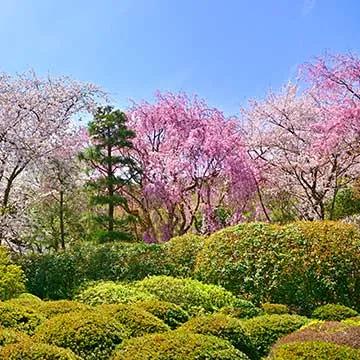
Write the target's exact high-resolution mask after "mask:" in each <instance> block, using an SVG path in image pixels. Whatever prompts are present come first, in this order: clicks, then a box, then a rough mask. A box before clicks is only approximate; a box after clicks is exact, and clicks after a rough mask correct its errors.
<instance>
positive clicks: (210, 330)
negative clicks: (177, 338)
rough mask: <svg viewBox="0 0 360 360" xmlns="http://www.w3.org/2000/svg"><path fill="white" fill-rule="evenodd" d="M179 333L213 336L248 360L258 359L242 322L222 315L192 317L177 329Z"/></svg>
mask: <svg viewBox="0 0 360 360" xmlns="http://www.w3.org/2000/svg"><path fill="white" fill-rule="evenodd" d="M179 331H185V332H192V333H196V334H203V335H213V336H216V337H219V338H222V339H224V340H228V341H229V342H230V343H231V344H232V345H234V346H235V347H236V348H237V349H239V350H240V351H242V352H243V353H245V354H246V355H247V356H248V357H249V358H250V359H258V356H257V353H256V350H255V348H254V347H253V345H252V343H251V341H250V339H249V337H248V335H247V334H246V333H245V330H244V327H243V326H242V322H241V321H240V320H238V319H234V318H232V317H230V316H227V315H224V314H213V315H203V316H198V317H194V318H192V319H191V320H189V321H188V322H187V323H185V324H184V325H182V326H181V327H180V328H179Z"/></svg>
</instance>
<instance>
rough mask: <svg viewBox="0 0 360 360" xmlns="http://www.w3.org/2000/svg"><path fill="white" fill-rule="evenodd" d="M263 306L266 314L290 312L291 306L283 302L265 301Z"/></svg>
mask: <svg viewBox="0 0 360 360" xmlns="http://www.w3.org/2000/svg"><path fill="white" fill-rule="evenodd" d="M261 308H262V309H263V310H264V312H265V313H266V314H269V315H272V314H279V315H281V314H288V313H289V308H288V307H287V306H286V305H283V304H271V303H265V304H262V305H261Z"/></svg>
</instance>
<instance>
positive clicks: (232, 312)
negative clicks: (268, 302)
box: [219, 300, 263, 319]
mask: <svg viewBox="0 0 360 360" xmlns="http://www.w3.org/2000/svg"><path fill="white" fill-rule="evenodd" d="M219 313H221V314H225V315H229V316H231V317H233V318H237V319H250V318H252V317H255V316H259V315H262V313H263V311H262V310H261V309H259V308H258V307H255V306H254V305H253V304H252V303H251V302H250V301H245V300H244V301H241V302H238V303H237V304H236V307H234V306H224V307H223V308H221V309H220V310H219Z"/></svg>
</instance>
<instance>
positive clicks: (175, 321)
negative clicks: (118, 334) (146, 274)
mask: <svg viewBox="0 0 360 360" xmlns="http://www.w3.org/2000/svg"><path fill="white" fill-rule="evenodd" d="M135 306H137V307H139V308H141V309H143V310H146V311H148V312H149V313H151V314H153V315H155V316H156V317H157V318H159V319H161V320H162V321H164V323H165V324H167V325H168V326H170V328H171V329H175V328H176V327H178V326H179V325H181V324H183V323H184V322H186V321H188V320H189V315H188V313H187V312H186V311H185V310H184V309H182V308H181V307H180V306H178V305H176V304H173V303H170V302H167V301H161V300H156V299H154V300H143V301H139V302H137V303H135Z"/></svg>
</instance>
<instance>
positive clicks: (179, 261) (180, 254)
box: [164, 234, 205, 277]
mask: <svg viewBox="0 0 360 360" xmlns="http://www.w3.org/2000/svg"><path fill="white" fill-rule="evenodd" d="M204 240H205V239H204V237H202V236H199V235H195V234H185V235H182V236H177V237H174V238H172V239H171V240H170V241H168V242H167V243H165V244H164V253H165V256H166V260H167V263H168V269H169V274H171V275H172V276H181V277H191V276H192V274H193V271H194V267H195V262H196V256H197V254H198V253H199V251H200V250H201V249H202V247H203V246H204Z"/></svg>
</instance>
